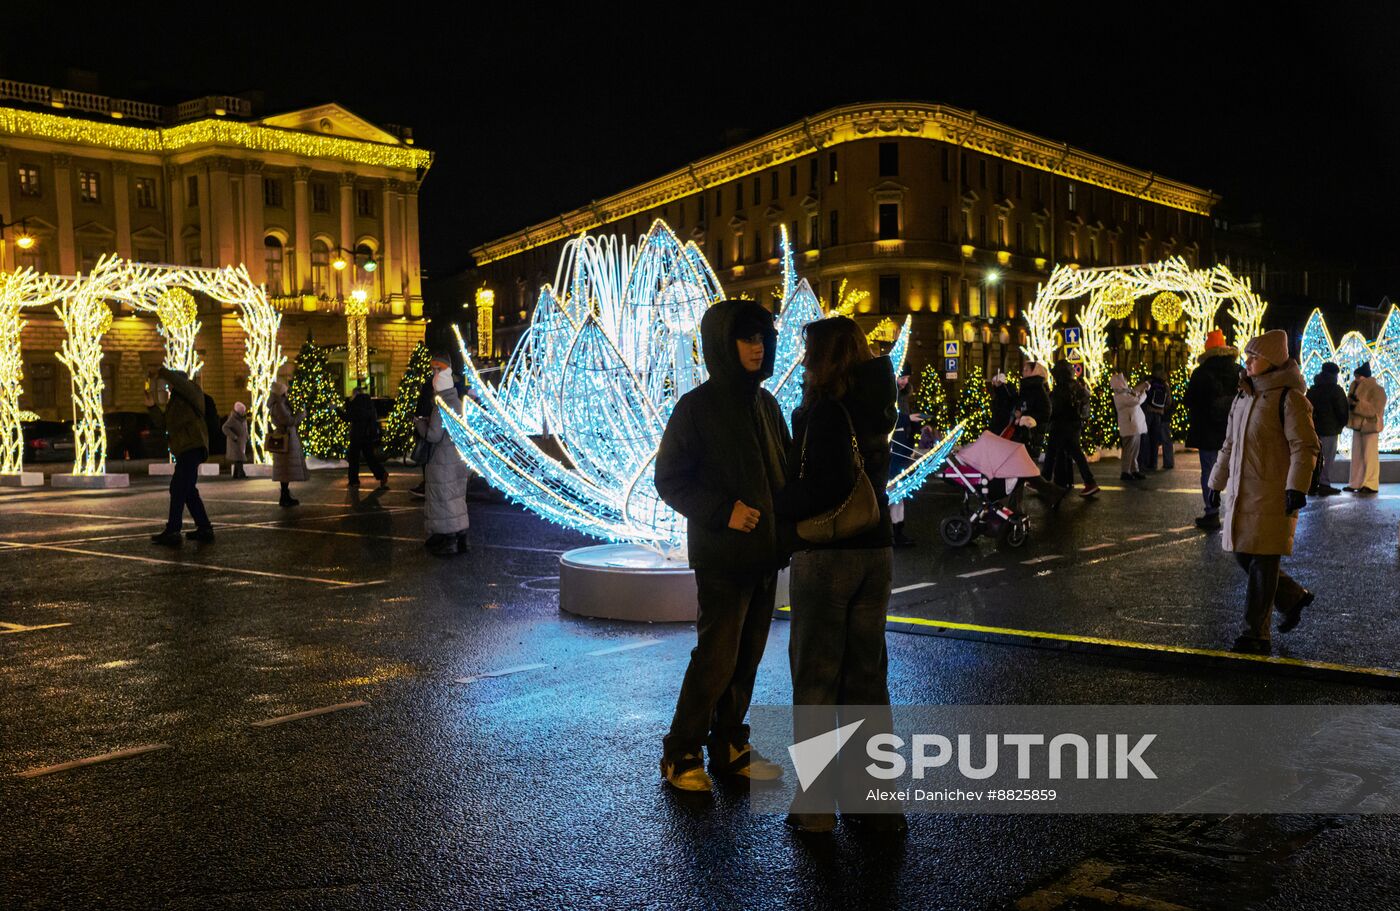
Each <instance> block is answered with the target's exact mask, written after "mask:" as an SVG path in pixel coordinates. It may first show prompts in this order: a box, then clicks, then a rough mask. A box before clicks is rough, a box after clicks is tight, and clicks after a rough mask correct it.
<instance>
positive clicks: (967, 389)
mask: <svg viewBox="0 0 1400 911" xmlns="http://www.w3.org/2000/svg"><path fill="white" fill-rule="evenodd" d="M954 417H956V419H957V421H955V423H957V422H961V423H962V425H963V435H962V438H963V439H964V440H975V439H977V438H978V437H979V436H981V435H982V431H984V430H986V429H987V428H988V427H990V426H991V424H992V397H991V396H990V395H988V394H987V376H986V374H985V373H984V372H983V370H982V365H981V364H971V365H969V366H968V368H967V375H966V376H964V377H963V379H962V382H960V383H959V384H958V404H957V410H956V411H955V412H954Z"/></svg>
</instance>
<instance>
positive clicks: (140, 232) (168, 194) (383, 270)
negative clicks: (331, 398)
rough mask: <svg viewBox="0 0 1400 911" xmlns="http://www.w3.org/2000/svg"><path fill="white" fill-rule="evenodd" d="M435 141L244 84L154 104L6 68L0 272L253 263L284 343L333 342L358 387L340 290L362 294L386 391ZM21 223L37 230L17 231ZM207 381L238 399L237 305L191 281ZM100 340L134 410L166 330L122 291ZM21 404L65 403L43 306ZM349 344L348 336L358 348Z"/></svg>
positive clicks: (412, 309) (404, 352)
mask: <svg viewBox="0 0 1400 911" xmlns="http://www.w3.org/2000/svg"><path fill="white" fill-rule="evenodd" d="M431 164H432V153H430V152H428V151H425V150H423V149H419V148H416V147H415V146H414V145H413V138H412V133H411V131H409V130H407V129H404V128H399V127H380V126H376V125H374V124H372V123H370V122H368V121H366V120H364V119H362V118H360V117H358V116H357V115H355V114H353V113H352V112H350V111H348V110H346V109H345V108H343V107H340V106H339V105H335V104H327V105H322V106H319V107H315V108H309V109H306V110H300V111H293V112H290V113H284V114H280V115H276V116H268V117H256V116H255V115H254V111H253V109H252V105H251V104H250V103H249V102H248V101H246V100H244V99H242V98H237V97H223V96H216V97H206V98H199V99H195V100H192V101H186V102H184V103H181V104H179V105H175V106H169V107H163V106H161V105H156V104H149V103H145V102H138V101H130V100H125V99H118V98H109V97H106V96H102V95H97V94H93V93H87V92H74V91H68V90H64V89H56V88H51V87H48V86H39V85H33V84H29V83H21V82H14V81H9V80H0V216H3V220H5V221H7V222H19V223H21V224H20V225H19V226H16V227H12V228H10V229H8V231H7V232H6V234H5V236H4V239H3V240H2V241H0V269H4V270H12V269H16V268H23V267H26V266H28V267H32V268H34V269H36V270H39V271H42V272H50V273H56V274H62V275H72V274H75V273H79V272H82V273H86V272H88V271H90V270H91V269H92V267H93V266H94V265H95V264H96V262H97V260H98V258H99V257H101V256H102V255H104V254H113V253H115V254H117V255H119V256H121V257H124V258H129V259H134V260H137V261H142V262H152V263H165V264H174V265H189V266H231V265H238V264H240V263H241V264H245V265H246V266H247V269H248V272H249V274H250V276H251V278H252V279H253V281H255V282H258V283H263V284H265V285H266V287H267V293H268V296H269V298H271V299H272V303H273V305H274V306H275V307H276V308H277V309H278V310H279V311H280V312H281V313H282V328H281V338H280V341H281V344H282V346H283V348H284V349H285V350H286V351H287V353H288V354H289V356H290V355H292V354H295V352H296V350H297V348H298V347H299V346H300V345H301V343H302V341H304V340H305V339H306V338H307V336H308V334H310V335H311V336H312V337H314V338H315V340H316V341H317V342H318V343H319V344H323V345H330V346H334V347H335V349H336V350H334V351H333V352H332V355H331V364H332V369H333V370H337V371H339V372H340V373H341V374H342V375H343V376H344V378H345V387H346V388H347V389H349V388H350V387H352V386H353V385H354V381H355V380H354V376H353V373H354V371H353V370H352V369H349V365H348V364H347V360H348V358H349V357H350V355H351V354H352V353H353V352H352V351H346V350H345V349H344V346H345V345H346V342H347V330H348V327H349V326H350V325H354V324H355V323H356V321H355V320H349V321H347V318H346V317H347V313H346V303H347V302H349V303H350V306H351V308H352V310H353V309H354V308H355V307H356V306H357V304H356V298H358V297H359V296H360V295H359V294H358V292H363V297H364V304H363V305H362V306H363V307H365V308H367V311H368V312H367V315H366V317H365V320H364V322H363V325H364V332H365V341H366V343H367V351H368V363H367V364H366V365H365V366H366V368H367V369H368V375H369V376H370V378H371V380H372V382H373V385H374V387H375V389H374V391H375V394H377V395H380V394H389V395H392V394H393V392H394V390H395V388H396V384H397V381H398V378H399V376H400V375H401V374H402V373H403V370H404V368H405V367H406V366H407V363H408V357H409V354H410V352H411V351H412V349H413V346H414V345H415V344H416V343H417V342H418V341H419V340H421V339H422V337H423V327H424V320H423V299H422V277H421V269H420V265H419V244H418V192H419V188H420V186H421V184H422V181H423V179H424V177H425V175H426V173H427V170H428V168H429V167H430V166H431ZM21 230H23V231H25V232H27V233H28V234H29V235H31V236H32V237H33V238H34V241H35V243H34V244H33V245H32V246H30V247H29V248H28V249H21V248H20V247H19V245H18V244H17V243H16V239H17V237H18V236H19V232H20V231H21ZM197 297H198V300H197V303H198V308H199V320H200V322H201V323H202V326H203V328H202V329H201V331H200V333H199V336H198V338H197V339H196V349H197V352H198V355H199V357H200V358H201V359H202V360H203V361H204V363H205V366H204V368H203V371H202V373H201V379H202V382H203V384H204V388H205V389H206V391H208V392H209V393H210V394H211V395H213V396H214V399H215V401H216V403H217V404H218V405H219V407H220V409H221V411H223V412H226V411H227V410H228V409H229V408H230V407H231V405H232V403H233V401H235V400H243V401H245V402H246V401H247V399H246V398H244V396H245V395H246V393H247V386H246V381H247V376H246V368H245V367H244V365H243V342H242V334H241V330H240V329H239V326H238V321H237V317H236V315H235V313H234V312H233V311H232V308H230V307H228V306H221V305H219V304H218V303H216V302H215V301H213V300H211V299H209V298H207V297H203V296H197ZM114 310H115V317H116V318H115V320H114V322H113V328H112V330H111V332H110V333H108V335H107V336H106V338H105V340H104V352H103V360H102V370H103V373H104V376H103V381H104V386H105V388H104V390H103V402H104V406H105V407H106V408H107V409H108V410H139V409H140V408H141V407H142V389H143V378H144V375H145V373H146V372H147V371H148V370H150V369H153V368H154V367H156V366H159V364H160V363H161V361H162V358H163V356H164V350H165V344H164V341H163V339H162V338H161V337H160V336H159V334H158V333H157V331H156V321H155V320H154V319H153V318H152V317H151V315H149V314H138V313H136V312H135V311H133V310H132V309H131V308H129V307H122V306H114ZM25 318H26V320H27V321H28V325H27V326H26V327H25V330H24V333H23V337H22V345H23V357H24V373H25V380H24V396H23V399H22V407H24V408H26V409H28V410H31V411H34V412H35V413H36V414H38V415H39V416H40V417H44V418H64V417H71V415H72V407H71V401H70V398H69V395H70V390H69V383H68V381H67V380H68V376H67V371H66V370H65V369H64V368H63V367H62V366H61V365H60V364H59V363H58V361H57V359H56V357H55V353H56V352H57V351H58V350H59V346H60V345H61V344H62V341H63V338H64V331H63V327H62V324H61V323H60V321H59V320H58V318H57V317H56V316H55V315H54V313H53V312H52V310H51V309H36V310H31V311H27V312H26V314H25ZM352 347H353V346H352Z"/></svg>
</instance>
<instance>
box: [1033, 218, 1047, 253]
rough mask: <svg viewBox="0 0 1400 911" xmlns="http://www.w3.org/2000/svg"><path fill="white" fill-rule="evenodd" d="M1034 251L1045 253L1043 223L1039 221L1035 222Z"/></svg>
mask: <svg viewBox="0 0 1400 911" xmlns="http://www.w3.org/2000/svg"><path fill="white" fill-rule="evenodd" d="M1035 252H1037V253H1039V254H1040V255H1041V256H1044V255H1045V225H1043V224H1041V223H1040V222H1036V223H1035Z"/></svg>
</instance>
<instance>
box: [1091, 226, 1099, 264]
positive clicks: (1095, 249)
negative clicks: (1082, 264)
mask: <svg viewBox="0 0 1400 911" xmlns="http://www.w3.org/2000/svg"><path fill="white" fill-rule="evenodd" d="M1089 262H1091V263H1093V264H1094V265H1096V266H1097V265H1098V264H1099V234H1098V232H1097V231H1094V232H1092V233H1090V234H1089Z"/></svg>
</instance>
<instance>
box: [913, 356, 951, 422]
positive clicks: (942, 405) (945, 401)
mask: <svg viewBox="0 0 1400 911" xmlns="http://www.w3.org/2000/svg"><path fill="white" fill-rule="evenodd" d="M936 367H937V365H935V364H929V365H927V366H926V367H924V369H923V370H922V371H920V373H919V386H918V389H916V390H915V391H914V410H915V411H916V412H917V413H919V414H922V415H923V416H924V423H925V424H927V425H929V426H931V427H932V428H933V429H934V430H936V431H938V433H939V434H940V435H941V434H944V433H947V432H948V430H949V429H950V428H951V427H952V426H953V401H952V399H951V398H949V396H948V387H947V386H946V385H944V383H943V377H941V376H940V375H939V373H938V370H937V369H936Z"/></svg>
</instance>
